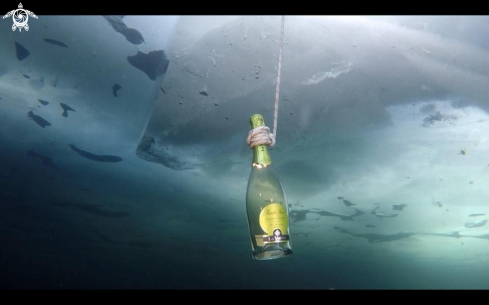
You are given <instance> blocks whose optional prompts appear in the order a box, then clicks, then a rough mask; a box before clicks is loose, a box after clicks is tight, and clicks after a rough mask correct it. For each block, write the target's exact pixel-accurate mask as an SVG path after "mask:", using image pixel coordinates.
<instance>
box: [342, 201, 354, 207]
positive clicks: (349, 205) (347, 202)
mask: <svg viewBox="0 0 489 305" xmlns="http://www.w3.org/2000/svg"><path fill="white" fill-rule="evenodd" d="M343 203H344V204H345V205H346V206H347V207H351V206H353V205H356V204H355V203H353V202H351V201H348V200H346V199H344V200H343Z"/></svg>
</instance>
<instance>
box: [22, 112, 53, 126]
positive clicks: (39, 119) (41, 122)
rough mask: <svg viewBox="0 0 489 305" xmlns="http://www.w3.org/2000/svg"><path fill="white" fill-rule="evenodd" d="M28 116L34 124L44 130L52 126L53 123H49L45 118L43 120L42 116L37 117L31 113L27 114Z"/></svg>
mask: <svg viewBox="0 0 489 305" xmlns="http://www.w3.org/2000/svg"><path fill="white" fill-rule="evenodd" d="M27 116H28V117H29V118H30V119H31V120H33V121H34V122H36V123H37V125H39V126H41V127H42V128H44V127H46V126H51V123H49V122H48V121H46V120H45V119H44V118H42V117H41V116H39V115H35V114H34V112H32V110H31V111H29V112H28V113H27Z"/></svg>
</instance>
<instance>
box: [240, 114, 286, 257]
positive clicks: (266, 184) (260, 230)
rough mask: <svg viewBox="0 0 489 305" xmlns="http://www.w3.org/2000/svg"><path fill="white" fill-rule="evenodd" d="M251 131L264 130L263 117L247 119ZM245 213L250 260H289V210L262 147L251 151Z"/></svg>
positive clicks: (268, 156) (273, 170)
mask: <svg viewBox="0 0 489 305" xmlns="http://www.w3.org/2000/svg"><path fill="white" fill-rule="evenodd" d="M250 125H251V129H253V128H256V127H259V126H265V122H264V120H263V117H262V116H261V115H260V114H254V115H252V116H251V117H250ZM246 211H247V214H248V225H249V229H250V237H251V248H252V251H253V258H254V259H257V260H267V259H275V258H281V257H286V256H290V255H291V254H292V247H291V245H290V232H289V207H288V204H287V197H286V196H285V192H284V189H283V187H282V184H281V183H280V180H279V179H278V176H277V174H276V173H275V169H274V168H273V165H272V160H271V159H270V155H269V154H268V149H267V146H266V145H265V144H263V145H257V146H255V147H253V162H252V168H251V174H250V178H249V180H248V189H247V192H246Z"/></svg>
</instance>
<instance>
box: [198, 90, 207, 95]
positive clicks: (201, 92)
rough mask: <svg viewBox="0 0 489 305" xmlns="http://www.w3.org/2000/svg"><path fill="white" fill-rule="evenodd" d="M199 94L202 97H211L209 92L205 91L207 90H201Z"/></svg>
mask: <svg viewBox="0 0 489 305" xmlns="http://www.w3.org/2000/svg"><path fill="white" fill-rule="evenodd" d="M199 93H200V94H202V95H205V96H208V95H209V94H208V93H207V91H205V90H200V91H199Z"/></svg>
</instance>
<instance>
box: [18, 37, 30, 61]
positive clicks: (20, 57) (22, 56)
mask: <svg viewBox="0 0 489 305" xmlns="http://www.w3.org/2000/svg"><path fill="white" fill-rule="evenodd" d="M30 54H31V53H29V51H27V49H26V48H24V46H23V45H21V44H20V43H18V42H17V41H15V56H16V57H17V59H18V60H24V59H26V58H27V57H28V56H29V55H30Z"/></svg>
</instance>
